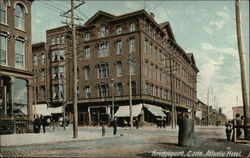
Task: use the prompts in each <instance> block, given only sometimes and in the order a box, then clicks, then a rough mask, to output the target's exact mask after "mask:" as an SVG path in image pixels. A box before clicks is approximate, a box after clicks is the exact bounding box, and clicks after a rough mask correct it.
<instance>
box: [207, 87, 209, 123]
mask: <svg viewBox="0 0 250 158" xmlns="http://www.w3.org/2000/svg"><path fill="white" fill-rule="evenodd" d="M207 126H209V87H208V89H207Z"/></svg>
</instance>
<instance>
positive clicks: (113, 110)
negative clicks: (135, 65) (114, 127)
mask: <svg viewBox="0 0 250 158" xmlns="http://www.w3.org/2000/svg"><path fill="white" fill-rule="evenodd" d="M111 84H112V121H114V115H115V98H114V87H115V86H114V78H113V77H112V78H111Z"/></svg>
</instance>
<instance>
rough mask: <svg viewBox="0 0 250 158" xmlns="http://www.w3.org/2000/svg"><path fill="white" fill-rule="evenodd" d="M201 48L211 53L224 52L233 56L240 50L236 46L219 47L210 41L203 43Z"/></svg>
mask: <svg viewBox="0 0 250 158" xmlns="http://www.w3.org/2000/svg"><path fill="white" fill-rule="evenodd" d="M201 49H202V50H205V51H209V52H210V53H222V54H229V55H232V56H236V55H238V51H237V49H235V48H218V47H215V46H213V45H212V44H210V43H203V44H202V45H201Z"/></svg>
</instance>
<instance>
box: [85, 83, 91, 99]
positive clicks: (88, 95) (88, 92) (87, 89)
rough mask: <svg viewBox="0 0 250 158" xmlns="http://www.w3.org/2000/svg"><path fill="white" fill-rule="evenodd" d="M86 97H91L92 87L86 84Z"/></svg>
mask: <svg viewBox="0 0 250 158" xmlns="http://www.w3.org/2000/svg"><path fill="white" fill-rule="evenodd" d="M85 98H86V99H89V98H91V88H90V86H85Z"/></svg>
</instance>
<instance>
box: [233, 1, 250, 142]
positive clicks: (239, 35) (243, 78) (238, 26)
mask: <svg viewBox="0 0 250 158" xmlns="http://www.w3.org/2000/svg"><path fill="white" fill-rule="evenodd" d="M235 12H236V31H237V43H238V51H239V60H240V70H241V89H242V100H243V111H244V116H245V119H244V126H245V132H244V133H245V134H244V135H245V139H247V138H249V137H250V136H249V134H248V133H249V132H248V129H247V128H246V127H247V125H248V120H249V119H250V118H249V109H248V98H247V97H248V96H247V87H246V70H245V63H244V55H243V44H242V33H241V19H240V1H239V0H235Z"/></svg>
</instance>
